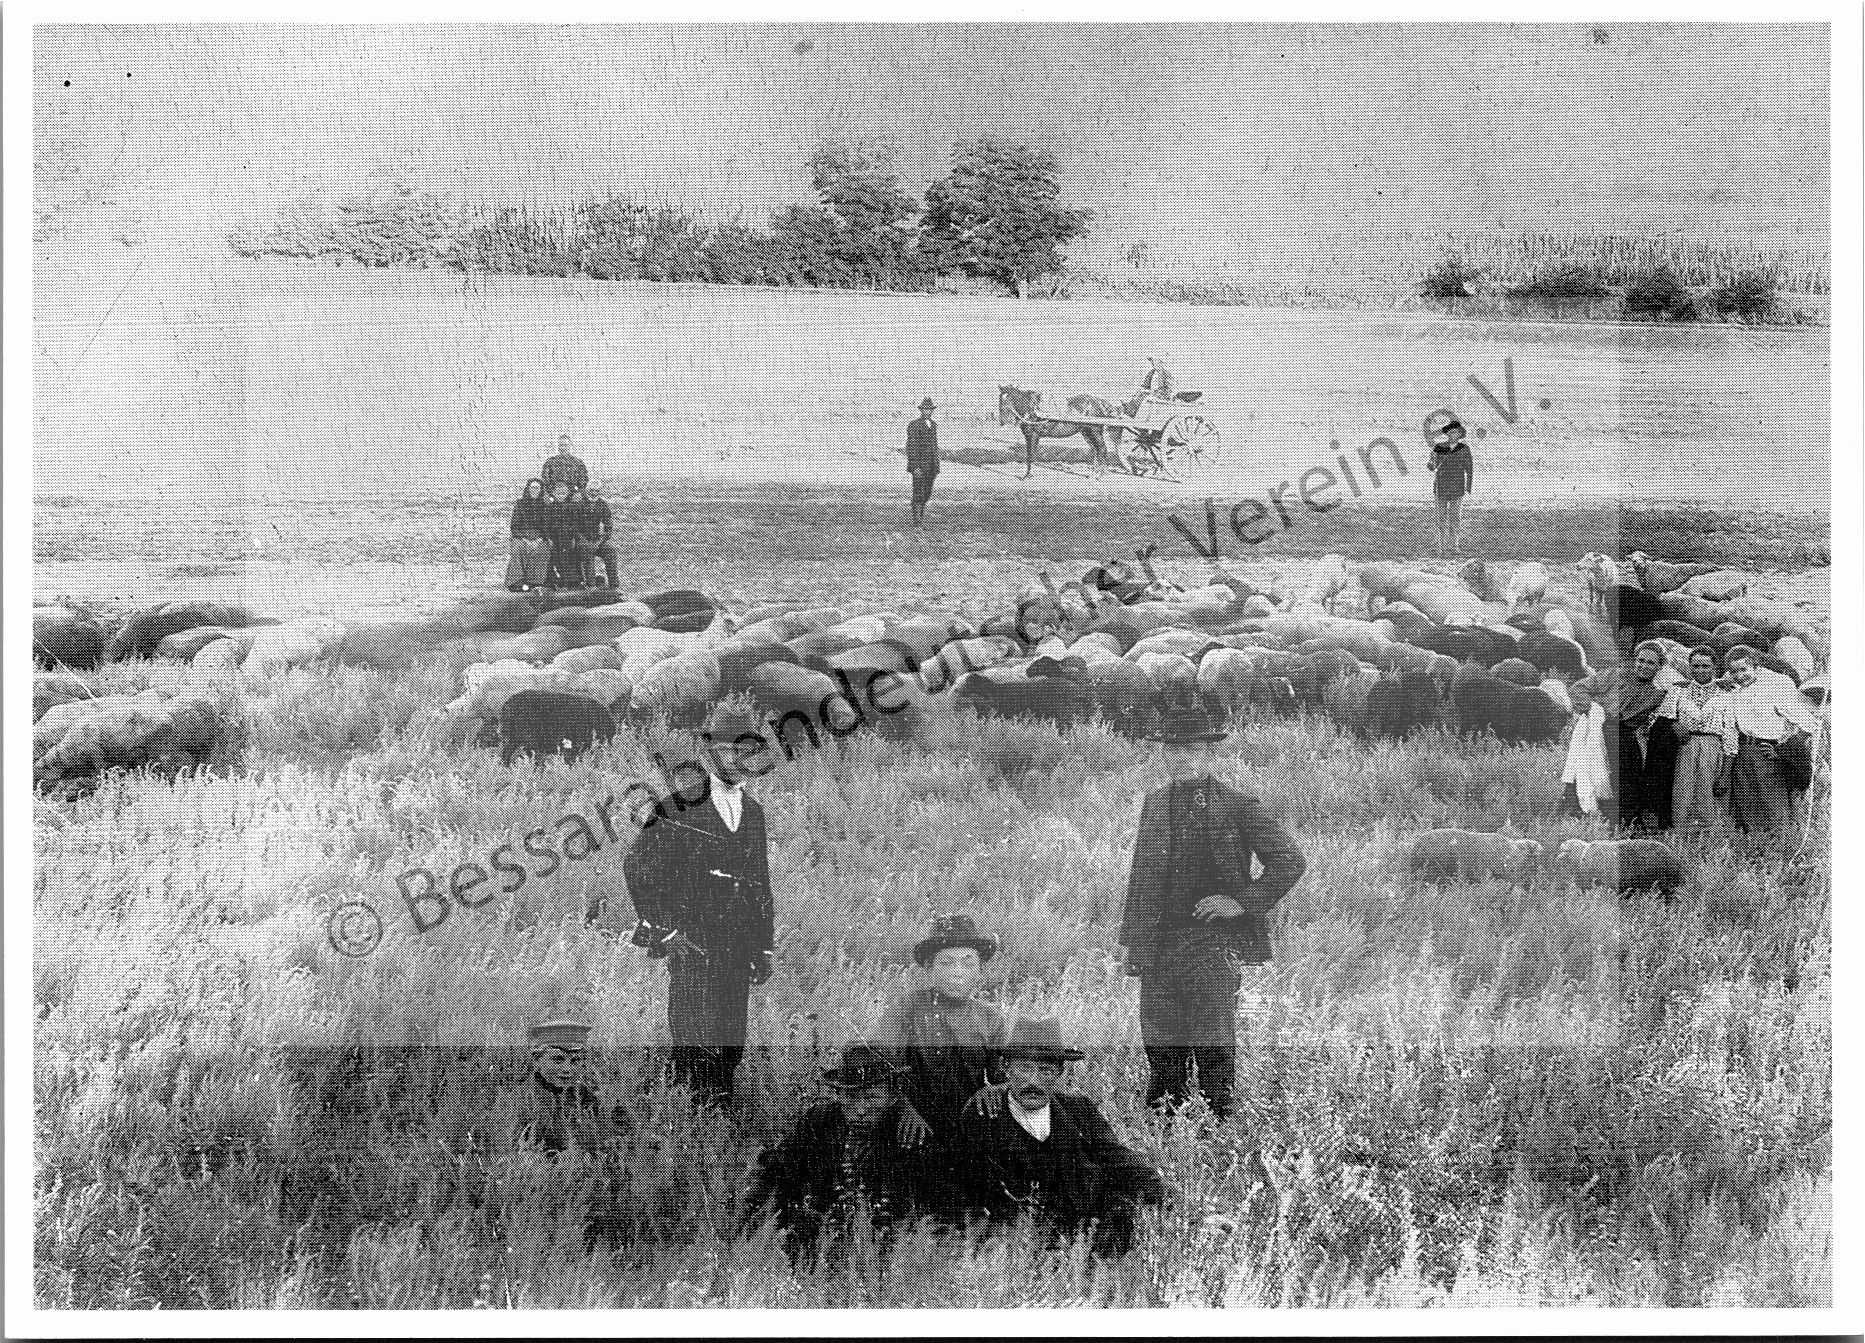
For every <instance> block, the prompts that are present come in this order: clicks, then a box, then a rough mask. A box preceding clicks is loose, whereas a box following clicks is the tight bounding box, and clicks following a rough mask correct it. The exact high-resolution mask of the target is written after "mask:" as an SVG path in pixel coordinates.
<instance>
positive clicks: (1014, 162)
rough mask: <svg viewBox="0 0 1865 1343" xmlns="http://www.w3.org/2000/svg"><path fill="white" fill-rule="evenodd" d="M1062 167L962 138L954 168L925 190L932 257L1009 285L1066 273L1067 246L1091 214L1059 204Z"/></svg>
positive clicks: (1031, 151)
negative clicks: (1063, 256) (1062, 271)
mask: <svg viewBox="0 0 1865 1343" xmlns="http://www.w3.org/2000/svg"><path fill="white" fill-rule="evenodd" d="M1060 168H1061V165H1060V164H1059V163H1058V161H1057V159H1056V156H1055V155H1054V154H1052V153H1050V152H1049V151H1048V150H1046V149H1036V148H1033V147H1031V146H1029V145H1014V144H1009V143H1006V142H1004V141H1001V140H992V139H988V138H987V139H980V140H965V141H961V142H960V143H959V144H958V145H956V146H955V147H954V148H953V150H952V171H951V172H950V173H949V174H947V175H946V176H945V177H942V178H940V179H939V180H938V181H937V182H934V183H933V184H932V186H930V187H929V188H927V191H926V213H925V216H924V227H925V232H926V250H927V251H928V252H929V259H930V260H931V261H932V262H933V264H934V265H936V266H937V268H938V269H939V270H940V271H941V272H944V271H948V270H955V269H956V270H963V271H965V272H966V273H967V274H971V275H983V276H988V277H989V278H991V279H994V280H1000V281H1002V282H1003V283H1005V284H1008V285H1013V286H1016V285H1022V284H1028V283H1029V282H1030V281H1032V280H1034V279H1036V278H1037V277H1038V276H1041V275H1053V274H1055V273H1056V272H1057V271H1059V270H1061V269H1062V251H1061V249H1062V247H1063V245H1064V244H1065V243H1068V242H1070V241H1071V240H1073V239H1075V238H1077V237H1079V236H1080V235H1081V234H1082V233H1084V232H1086V231H1087V228H1088V221H1089V220H1090V219H1092V218H1093V217H1094V212H1093V211H1091V210H1083V209H1078V208H1072V207H1069V206H1065V205H1062V204H1060V203H1059V202H1060V198H1061V195H1062V188H1061V186H1060V184H1058V183H1057V181H1056V174H1057V173H1058V172H1059V171H1060Z"/></svg>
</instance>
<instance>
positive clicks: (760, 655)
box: [718, 644, 800, 695]
mask: <svg viewBox="0 0 1865 1343" xmlns="http://www.w3.org/2000/svg"><path fill="white" fill-rule="evenodd" d="M718 659H719V693H720V694H721V695H742V694H744V693H745V692H746V691H748V690H750V689H751V674H752V673H753V672H755V671H756V670H757V669H758V668H759V667H762V666H763V665H764V664H765V663H767V662H788V663H790V664H791V665H793V666H796V665H800V664H799V663H798V661H797V655H796V654H795V653H793V652H791V651H790V649H789V648H787V647H786V646H784V645H783V644H735V645H730V646H727V647H722V648H720V649H719V651H718Z"/></svg>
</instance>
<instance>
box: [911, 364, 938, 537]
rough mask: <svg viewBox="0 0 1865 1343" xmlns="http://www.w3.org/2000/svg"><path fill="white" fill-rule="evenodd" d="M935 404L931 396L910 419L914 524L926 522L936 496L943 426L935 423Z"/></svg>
mask: <svg viewBox="0 0 1865 1343" xmlns="http://www.w3.org/2000/svg"><path fill="white" fill-rule="evenodd" d="M934 409H935V407H934V406H933V399H932V398H931V397H930V396H929V397H926V398H925V399H924V400H922V401H921V402H920V417H919V418H918V419H917V420H909V421H908V422H907V475H908V476H910V477H911V478H912V480H913V525H914V526H915V527H922V526H924V525H925V524H926V501H927V500H929V499H931V498H932V489H933V480H934V478H935V477H936V476H938V474H939V426H938V425H936V424H934V423H933V417H932V413H933V410H934Z"/></svg>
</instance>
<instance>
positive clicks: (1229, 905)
mask: <svg viewBox="0 0 1865 1343" xmlns="http://www.w3.org/2000/svg"><path fill="white" fill-rule="evenodd" d="M1242 913H1243V906H1242V905H1240V904H1238V903H1237V902H1236V901H1235V900H1233V899H1231V898H1230V897H1229V896H1228V895H1207V896H1206V897H1205V898H1204V899H1202V900H1200V901H1199V902H1198V903H1197V904H1195V905H1193V906H1192V917H1193V918H1194V919H1197V920H1199V921H1200V922H1203V923H1209V922H1210V921H1211V920H1212V919H1234V918H1236V917H1237V916H1238V915H1240V914H1242Z"/></svg>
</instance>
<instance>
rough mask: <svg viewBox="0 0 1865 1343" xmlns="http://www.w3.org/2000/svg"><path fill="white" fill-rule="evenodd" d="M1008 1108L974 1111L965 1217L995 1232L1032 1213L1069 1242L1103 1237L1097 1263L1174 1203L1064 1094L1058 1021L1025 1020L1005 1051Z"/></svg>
mask: <svg viewBox="0 0 1865 1343" xmlns="http://www.w3.org/2000/svg"><path fill="white" fill-rule="evenodd" d="M999 1052H1000V1053H1001V1054H1002V1056H1003V1060H1004V1071H1005V1075H1006V1076H1007V1078H1008V1079H1009V1080H1008V1084H1007V1090H1008V1093H1009V1095H1008V1103H1007V1104H1003V1105H996V1106H992V1107H990V1113H986V1112H984V1111H983V1110H979V1109H972V1108H970V1107H967V1108H966V1110H965V1112H964V1114H963V1116H962V1117H961V1119H960V1120H959V1125H958V1130H957V1132H958V1142H957V1145H956V1148H955V1150H954V1155H953V1156H952V1158H951V1161H952V1169H953V1173H954V1174H955V1175H957V1177H958V1180H957V1188H956V1190H955V1191H954V1193H955V1200H954V1201H955V1202H956V1203H957V1204H958V1205H959V1207H960V1208H961V1210H963V1211H967V1212H974V1213H980V1214H982V1215H984V1216H985V1217H987V1218H989V1219H990V1220H991V1221H993V1222H1009V1221H1014V1220H1015V1219H1016V1218H1017V1217H1018V1216H1019V1215H1020V1214H1023V1213H1029V1214H1031V1215H1033V1216H1034V1217H1036V1218H1037V1220H1038V1221H1040V1222H1041V1223H1043V1224H1044V1225H1046V1226H1047V1227H1049V1228H1050V1229H1051V1230H1054V1231H1059V1232H1062V1233H1064V1234H1067V1233H1071V1232H1076V1231H1083V1230H1087V1229H1088V1228H1089V1227H1093V1229H1094V1253H1096V1254H1098V1255H1122V1254H1125V1253H1126V1252H1127V1251H1128V1250H1130V1249H1131V1248H1133V1230H1134V1228H1133V1215H1134V1212H1135V1210H1136V1209H1137V1208H1138V1206H1139V1205H1140V1204H1142V1203H1158V1202H1160V1201H1161V1200H1162V1199H1163V1198H1164V1197H1165V1188H1166V1187H1165V1181H1164V1180H1162V1179H1161V1178H1160V1176H1159V1172H1158V1171H1157V1170H1155V1169H1153V1167H1152V1166H1151V1165H1149V1164H1147V1161H1146V1159H1145V1158H1144V1157H1142V1156H1141V1155H1140V1154H1139V1153H1138V1152H1135V1151H1134V1150H1133V1149H1131V1148H1130V1147H1127V1146H1125V1145H1124V1144H1123V1143H1122V1142H1121V1141H1120V1139H1119V1138H1117V1137H1115V1136H1114V1130H1113V1128H1112V1127H1110V1126H1109V1124H1108V1122H1107V1120H1106V1119H1105V1118H1103V1117H1102V1115H1101V1111H1100V1109H1099V1108H1098V1107H1097V1106H1096V1105H1095V1103H1094V1102H1093V1101H1092V1100H1090V1099H1088V1097H1086V1096H1079V1095H1074V1094H1072V1093H1070V1092H1066V1091H1064V1090H1062V1080H1063V1074H1064V1071H1065V1070H1066V1068H1067V1065H1068V1064H1069V1063H1070V1062H1071V1061H1073V1060H1075V1059H1079V1058H1081V1057H1082V1052H1081V1050H1079V1049H1069V1048H1065V1047H1064V1046H1063V1044H1062V1027H1061V1025H1060V1023H1058V1022H1057V1021H1056V1019H1055V1018H1054V1017H1045V1018H1043V1019H1041V1020H1035V1021H1029V1020H1019V1021H1018V1022H1016V1023H1015V1024H1014V1025H1013V1026H1012V1027H1011V1028H1010V1038H1009V1039H1008V1040H1007V1041H1006V1042H1005V1044H1004V1046H1003V1048H1002V1049H1001V1050H1000V1051H999Z"/></svg>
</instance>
